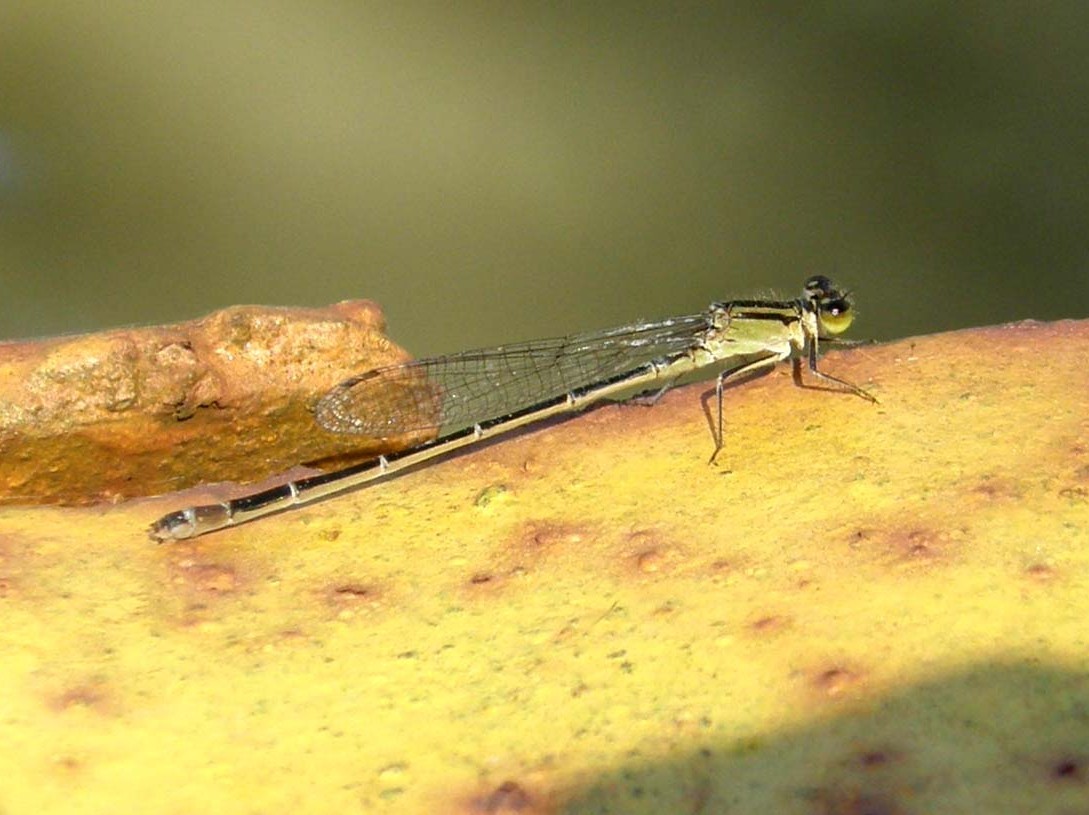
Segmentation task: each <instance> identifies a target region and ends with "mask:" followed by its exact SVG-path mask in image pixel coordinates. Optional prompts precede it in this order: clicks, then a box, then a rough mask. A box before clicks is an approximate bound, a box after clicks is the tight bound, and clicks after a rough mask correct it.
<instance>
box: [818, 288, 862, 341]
mask: <svg viewBox="0 0 1089 815" xmlns="http://www.w3.org/2000/svg"><path fill="white" fill-rule="evenodd" d="M817 318H818V319H819V320H820V324H821V328H822V329H824V331H825V332H826V333H828V334H831V335H832V336H835V335H836V334H842V333H843V332H844V331H846V330H847V329H848V328H850V327H851V323H852V322H854V319H855V312H854V309H853V308H851V301H850V300H848V299H847V298H846V297H833V298H829V299H827V300H823V301H821V302H820V303H818V310H817Z"/></svg>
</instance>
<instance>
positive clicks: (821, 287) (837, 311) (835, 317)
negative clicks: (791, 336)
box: [805, 275, 855, 336]
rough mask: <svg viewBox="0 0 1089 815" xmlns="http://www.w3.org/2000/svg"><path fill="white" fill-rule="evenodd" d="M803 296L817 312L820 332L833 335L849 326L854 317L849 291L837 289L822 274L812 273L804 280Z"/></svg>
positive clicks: (840, 332)
mask: <svg viewBox="0 0 1089 815" xmlns="http://www.w3.org/2000/svg"><path fill="white" fill-rule="evenodd" d="M805 297H806V299H807V300H809V301H810V302H811V303H812V304H813V307H814V309H815V310H816V312H817V320H818V321H819V322H820V327H821V329H822V333H825V334H829V335H831V336H835V335H837V334H842V333H843V332H844V331H846V330H847V329H848V328H850V327H851V323H852V322H853V321H854V319H855V311H854V305H853V304H852V303H851V293H850V292H847V291H841V290H840V289H837V288H836V286H835V284H834V283H833V282H832V281H831V280H829V279H828V278H827V277H825V276H824V275H813V277H811V278H809V279H808V280H807V281H805Z"/></svg>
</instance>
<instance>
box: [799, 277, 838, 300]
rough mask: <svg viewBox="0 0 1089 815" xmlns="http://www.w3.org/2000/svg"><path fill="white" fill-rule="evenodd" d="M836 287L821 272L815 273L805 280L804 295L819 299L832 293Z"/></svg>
mask: <svg viewBox="0 0 1089 815" xmlns="http://www.w3.org/2000/svg"><path fill="white" fill-rule="evenodd" d="M835 290H836V287H835V286H834V285H832V281H831V280H829V279H828V278H827V277H825V276H824V275H822V274H815V275H813V276H812V277H811V278H809V279H808V280H807V281H805V295H806V297H809V298H810V299H813V300H820V299H822V298H824V297H828V296H829V295H831V294H833V293H834V292H835Z"/></svg>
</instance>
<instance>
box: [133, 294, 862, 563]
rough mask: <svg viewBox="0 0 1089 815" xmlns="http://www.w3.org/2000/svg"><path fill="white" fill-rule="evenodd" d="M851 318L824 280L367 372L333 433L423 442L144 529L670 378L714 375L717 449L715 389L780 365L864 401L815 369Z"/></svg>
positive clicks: (275, 505)
mask: <svg viewBox="0 0 1089 815" xmlns="http://www.w3.org/2000/svg"><path fill="white" fill-rule="evenodd" d="M853 318H854V312H853V310H852V304H851V300H850V297H849V294H848V293H847V292H845V291H842V290H840V289H837V288H836V287H835V286H834V285H833V284H832V281H830V280H829V279H828V278H827V277H823V276H821V275H816V276H814V277H811V278H809V280H807V281H806V283H805V289H804V291H803V293H802V296H801V297H799V298H798V299H796V300H783V301H779V300H730V301H727V302H722V303H713V304H712V305H711V306H710V307H709V308H708V309H707V310H706V311H704V312H702V313H701V314H693V315H690V316H687V317H674V318H671V319H666V320H660V321H657V322H643V323H634V324H632V325H625V326H621V327H619V328H611V329H606V330H604V331H595V332H591V333H587V334H576V335H573V336H569V337H559V338H556V339H549V340H536V341H532V342H525V343H519V344H516V345H504V346H500V347H497V348H485V349H480V350H477V351H465V352H462V353H458V354H450V355H447V356H441V357H433V358H431V359H423V360H418V361H416V362H406V363H404V364H401V365H392V366H389V367H385V368H377V369H375V370H372V371H367V372H366V373H363V374H360V375H359V376H355V377H352V378H351V379H348V380H346V381H344V382H342V383H340V384H339V385H337V386H336V387H335V388H333V389H332V390H331V391H330V392H329V393H328V394H326V395H325V396H324V397H323V398H322V399H321V400H320V401H319V402H318V404H317V405H316V407H315V409H314V416H315V418H316V420H317V423H318V424H319V425H321V427H323V428H324V429H325V430H327V431H330V432H333V433H353V434H360V435H367V436H372V437H387V436H394V435H399V434H402V433H408V432H412V431H421V430H423V431H430V432H433V433H435V438H434V439H433V440H431V441H428V442H426V443H424V444H420V445H418V446H416V447H412V448H409V449H407V450H404V451H402V452H399V453H393V454H391V455H386V456H379V457H378V458H375V459H372V460H369V461H365V462H362V463H360V464H356V465H354V466H351V467H348V468H346V469H343V470H338V471H336V472H330V473H324V474H321V475H315V476H312V477H310V478H302V479H299V480H297V481H291V482H289V483H287V484H283V485H281V486H279V487H273V488H272V489H267V490H261V491H260V492H254V493H251V494H249V495H243V496H242V497H240V498H236V499H234V500H232V501H223V502H221V503H215V504H206V505H202V506H196V507H189V508H187V509H181V510H178V511H177V512H171V513H170V514H169V515H166V516H164V517H162V518H160V519H159V520H158V521H156V522H155V523H154V524H152V526H151V529H150V535H151V537H152V538H153V539H155V540H158V541H172V540H184V539H186V538H193V537H196V536H197V535H203V534H205V533H206V532H213V531H215V530H217V529H222V528H223V527H226V526H232V525H235V524H240V523H244V522H246V521H252V520H254V519H257V518H261V517H264V516H266V515H270V514H272V513H274V512H278V511H280V510H283V509H287V508H289V507H292V506H298V505H300V504H306V503H309V502H311V501H315V500H317V499H319V498H324V497H326V496H329V495H333V494H335V493H339V492H343V491H345V490H348V489H351V488H352V487H356V486H358V485H360V484H363V483H366V482H368V481H373V480H375V479H378V478H382V477H383V476H386V475H390V474H392V473H395V472H397V471H399V470H403V469H405V468H406V467H411V466H413V465H416V464H420V463H422V462H425V461H429V460H431V459H434V458H436V457H437V456H441V455H444V454H446V453H449V452H450V451H452V450H456V449H458V448H460V447H464V446H466V445H469V444H472V443H474V442H478V441H480V440H482V439H486V438H490V437H493V436H496V435H498V434H500V433H505V432H507V431H510V430H514V429H515V428H519V427H524V426H525V425H528V424H532V423H534V422H539V421H541V420H542V419H547V418H549V417H552V416H556V415H559V414H564V413H572V412H575V411H579V410H582V409H584V408H586V407H587V406H589V405H592V404H594V403H595V402H600V401H602V400H605V399H620V398H625V397H630V396H632V395H636V394H646V393H656V395H660V394H661V393H663V392H664V391H665V390H667V389H668V388H669V387H670V386H672V385H673V383H674V382H675V381H676V380H677V379H678V378H680V377H686V378H688V377H690V376H698V375H700V374H711V373H716V374H717V375H718V378H717V381H716V384H715V392H716V395H717V398H718V431H717V436H716V438H715V451H714V454H713V455H712V456H711V460H712V461H714V459H715V456H717V455H718V453H719V451H720V450H721V449H722V444H723V425H722V421H723V420H722V392H723V387H724V385H725V384H726V382H727V381H728V380H730V379H735V378H738V377H742V376H745V375H747V374H752V373H754V372H757V371H760V370H763V369H769V368H771V367H773V366H774V365H775V364H776V363H778V362H781V361H783V360H788V359H789V360H791V361H792V362H793V365H794V378H795V381H796V382H797V383H798V384H799V385H804V382H803V381H802V378H801V374H802V365H803V363H804V364H805V365H806V366H807V367H808V369H809V371H810V374H811V375H812V376H813V377H815V378H816V379H818V380H820V381H822V382H824V383H827V384H828V385H831V386H832V387H833V388H835V389H837V390H841V391H844V392H846V393H853V394H854V395H856V396H860V397H862V398H863V399H867V400H869V401H870V402H876V401H877V400H876V399H875V398H874V397H873V396H871V395H870V394H869V393H867V392H866V391H864V390H863V389H862V388H860V387H858V386H857V385H854V384H852V383H850V382H847V381H845V380H843V379H839V378H837V377H835V376H832V375H831V374H826V373H824V372H823V371H821V370H819V369H818V367H817V354H818V350H819V349H818V346H819V344H820V342H821V340H826V339H832V338H835V337H837V336H838V335H840V334H842V333H843V332H844V331H845V330H846V329H847V328H848V327H849V326H850V324H851V321H852V320H853Z"/></svg>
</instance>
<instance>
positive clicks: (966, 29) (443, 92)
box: [0, 0, 1089, 354]
mask: <svg viewBox="0 0 1089 815" xmlns="http://www.w3.org/2000/svg"><path fill="white" fill-rule="evenodd" d="M815 272H821V273H826V274H830V275H832V276H833V277H836V278H839V279H840V280H842V281H843V282H844V283H845V284H846V285H848V286H850V287H851V288H853V289H854V291H855V293H856V296H857V300H858V303H859V312H860V319H859V323H858V324H857V329H855V330H854V331H853V334H854V335H855V336H869V337H877V338H887V337H894V336H903V335H908V334H914V333H923V332H929V331H935V330H940V329H946V328H951V327H961V326H970V325H978V324H989V323H995V322H1000V321H1005V320H1012V319H1019V318H1024V317H1035V318H1041V319H1051V318H1056V317H1063V316H1080V317H1085V316H1089V4H1087V3H1085V2H1081V1H1080V0H1078V1H1072V2H1054V3H1048V4H1028V3H1012V2H986V3H975V2H963V3H950V2H917V3H903V2H880V1H879V0H869V1H868V2H841V3H791V4H764V3H744V2H738V3H732V4H715V5H714V6H713V7H707V8H702V9H689V10H687V11H678V10H676V9H674V8H673V7H672V6H671V4H641V3H626V4H564V5H560V4H544V3H541V4H532V3H458V4H442V3H386V4H375V3H364V2H346V1H345V0H264V2H243V1H241V0H236V2H225V1H224V0H215V1H214V2H210V1H209V0H184V2H173V1H172V0H163V1H161V2H152V3H148V2H126V1H125V0H114V2H110V3H106V4H91V3H85V2H76V1H75V0H51V1H50V2H42V0H5V2H3V3H2V4H0V287H2V288H0V337H5V338H13V337H25V336H36V335H46V334H57V333H70V332H78V331H88V330H94V329H100V328H105V327H111V326H117V325H123V324H139V323H154V322H166V321H173V320H178V319H183V318H189V317H194V316H198V315H201V314H203V313H205V312H207V311H209V310H211V309H214V308H218V307H221V306H225V305H229V304H237V303H269V304H299V305H318V304H325V303H330V302H334V301H337V300H341V299H346V298H355V297H369V298H373V299H375V300H377V301H378V302H379V303H381V304H382V306H383V307H384V309H385V311H386V314H387V316H388V318H389V323H390V332H391V334H392V335H393V337H394V338H396V339H397V340H399V341H400V342H402V343H403V344H405V345H406V346H407V347H408V348H409V349H410V350H411V351H413V352H414V353H417V354H430V353H436V352H441V351H446V350H456V349H459V348H465V347H472V346H475V345H481V344H492V343H499V342H502V341H504V340H517V339H526V338H531V337H534V336H547V335H551V334H562V333H567V332H569V331H574V330H581V329H589V328H598V327H604V326H608V325H613V324H619V323H624V322H629V321H631V320H633V319H635V318H639V317H657V316H665V315H670V314H678V313H688V312H693V311H699V310H701V309H702V308H704V306H705V305H706V304H707V303H708V302H709V301H711V300H714V299H723V298H727V297H733V296H751V295H755V294H763V293H767V292H769V291H775V292H777V293H780V294H786V295H791V296H793V295H794V294H795V293H796V292H797V291H798V289H799V288H800V286H801V282H802V280H803V279H804V278H805V277H806V276H807V275H809V274H812V273H815Z"/></svg>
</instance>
